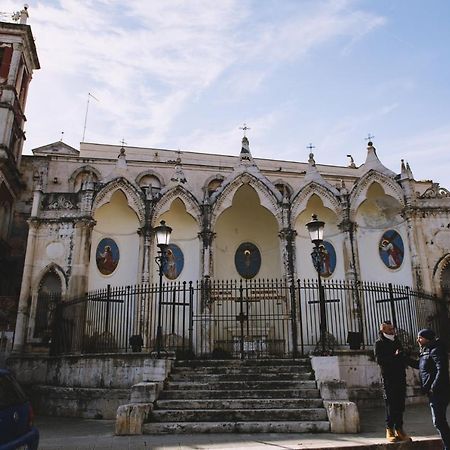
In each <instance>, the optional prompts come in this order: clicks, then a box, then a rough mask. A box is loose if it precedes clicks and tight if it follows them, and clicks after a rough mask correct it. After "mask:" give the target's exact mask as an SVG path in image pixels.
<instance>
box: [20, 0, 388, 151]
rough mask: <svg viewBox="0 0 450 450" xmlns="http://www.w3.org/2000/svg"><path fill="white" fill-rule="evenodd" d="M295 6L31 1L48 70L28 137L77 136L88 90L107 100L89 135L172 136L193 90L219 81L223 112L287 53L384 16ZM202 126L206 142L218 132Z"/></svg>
mask: <svg viewBox="0 0 450 450" xmlns="http://www.w3.org/2000/svg"><path fill="white" fill-rule="evenodd" d="M298 5H299V3H298V2H297V1H294V2H286V3H285V4H283V5H282V6H280V4H279V3H278V2H275V1H271V0H268V1H265V2H262V3H261V2H256V3H255V2H253V1H250V0H246V1H241V2H238V1H237V0H221V1H220V2H215V3H214V4H212V3H211V2H210V1H209V0H192V1H189V2H186V1H185V0H165V1H152V2H148V1H144V0H129V1H127V2H119V1H118V0H103V1H85V2H79V1H75V0H61V1H59V2H55V3H53V2H52V3H49V2H43V1H41V2H39V1H37V2H35V4H32V5H31V6H30V21H29V23H30V24H31V25H32V29H33V34H34V36H35V38H36V44H37V48H38V53H39V57H40V60H41V66H42V69H41V71H40V73H39V74H37V75H36V76H35V79H34V80H33V83H32V84H31V87H30V90H31V91H33V90H36V91H39V92H38V93H36V94H33V95H32V94H30V99H31V100H33V102H39V104H35V105H33V106H30V110H29V123H28V124H27V129H28V136H29V140H28V143H27V145H26V148H28V149H29V148H30V147H33V146H36V145H42V144H45V143H46V142H45V131H46V132H47V135H48V136H55V135H56V136H58V135H59V133H60V131H61V130H64V131H65V139H67V140H69V143H71V144H72V145H74V146H77V143H78V141H79V139H80V138H81V132H80V130H81V129H82V127H83V122H84V116H85V111H86V100H87V93H88V92H92V93H93V94H94V95H95V96H96V97H98V98H99V100H100V102H99V103H98V104H95V105H94V104H92V106H91V108H90V110H89V116H88V122H87V136H89V140H94V139H95V140H98V141H99V142H109V141H111V140H113V141H117V140H120V139H121V138H122V137H123V136H125V137H126V139H128V141H130V143H131V145H134V144H135V143H136V145H137V144H139V145H143V146H149V147H152V146H156V145H163V146H167V145H170V144H171V142H173V141H179V140H180V139H181V138H180V137H178V136H176V135H175V134H174V129H175V128H176V127H174V124H175V123H176V121H177V120H182V119H180V117H181V114H189V115H190V116H191V117H194V116H195V115H196V114H198V107H199V106H198V105H196V102H195V100H196V99H199V98H201V100H202V107H203V108H205V105H206V102H208V101H210V100H209V99H210V93H211V92H216V93H218V92H223V93H224V95H223V98H221V99H220V102H219V104H218V105H216V106H215V110H216V111H217V113H218V114H219V115H220V111H218V108H221V107H224V105H225V104H227V103H232V102H239V101H241V100H242V99H243V98H245V97H246V96H248V95H250V94H251V93H255V92H258V91H260V90H263V89H266V88H267V85H266V82H267V77H268V76H269V75H270V74H272V73H273V72H274V71H275V70H276V69H277V68H278V67H280V66H281V65H283V64H285V63H286V62H292V61H298V60H299V59H301V58H302V57H304V56H305V55H306V54H308V52H311V51H312V50H313V49H315V48H317V47H318V46H320V45H322V44H323V43H325V42H332V41H333V40H335V39H337V38H342V37H344V38H345V39H352V38H354V37H355V36H357V37H358V39H360V38H361V36H362V35H363V34H364V32H363V31H361V30H362V29H363V30H366V32H370V31H371V30H372V29H374V28H375V27H378V26H381V25H382V23H383V21H382V20H381V19H380V18H378V17H376V16H375V15H374V14H369V13H365V12H362V11H359V10H357V9H353V5H354V3H353V2H349V1H331V0H328V1H317V2H305V3H304V4H303V3H302V7H299V6H298ZM303 5H306V6H305V7H303ZM283 8H284V9H283ZM369 23H370V24H371V26H366V25H367V24H369ZM361 24H364V26H361ZM55 97H56V98H55ZM48 99H51V100H50V101H48ZM43 105H45V110H46V111H45V112H46V113H45V114H42V108H43ZM276 107H277V108H278V107H279V105H277V106H276ZM196 108H197V109H196ZM39 109H41V112H39ZM269 109H272V107H269ZM62 111H63V112H62ZM240 119H241V118H240V117H239V118H238V120H240ZM222 122H223V123H224V124H226V123H227V121H226V120H225V121H222ZM194 126H195V125H194ZM226 129H227V127H226V126H225V127H224V130H226ZM116 133H120V134H119V135H118V136H115V134H116ZM215 133H217V135H218V136H220V135H222V133H224V134H227V132H226V131H223V130H220V129H217V131H215ZM194 134H195V135H198V140H199V142H201V141H206V140H209V139H210V138H211V135H210V134H209V133H206V134H205V136H204V138H202V136H201V133H200V132H199V131H194V132H193V133H192V135H194ZM47 139H48V138H47ZM50 140H51V139H50ZM219 145H221V144H219Z"/></svg>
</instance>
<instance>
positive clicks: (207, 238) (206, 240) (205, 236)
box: [198, 230, 216, 247]
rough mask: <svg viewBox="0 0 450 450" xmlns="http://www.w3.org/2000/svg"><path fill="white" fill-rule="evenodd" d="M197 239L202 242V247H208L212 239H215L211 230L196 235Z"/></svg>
mask: <svg viewBox="0 0 450 450" xmlns="http://www.w3.org/2000/svg"><path fill="white" fill-rule="evenodd" d="M198 237H199V238H200V239H201V240H202V242H203V246H204V247H210V246H211V245H212V241H213V239H214V238H215V237H216V233H214V232H213V231H211V230H203V231H200V233H198Z"/></svg>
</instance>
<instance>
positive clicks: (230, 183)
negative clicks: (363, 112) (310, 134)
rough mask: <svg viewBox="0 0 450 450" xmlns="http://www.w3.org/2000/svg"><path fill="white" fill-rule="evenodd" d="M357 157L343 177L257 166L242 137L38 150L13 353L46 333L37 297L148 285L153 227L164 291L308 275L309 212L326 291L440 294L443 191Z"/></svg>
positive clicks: (447, 228)
mask: <svg viewBox="0 0 450 450" xmlns="http://www.w3.org/2000/svg"><path fill="white" fill-rule="evenodd" d="M366 151H367V156H366V160H365V163H364V164H362V165H361V166H360V167H356V166H355V165H354V164H350V165H349V166H348V167H339V166H327V165H319V164H316V162H315V160H314V155H313V154H312V153H311V154H310V155H309V160H308V162H307V163H302V162H290V161H278V160H268V159H258V158H254V157H253V156H252V153H251V151H250V145H249V141H248V139H247V137H245V136H244V138H243V139H242V146H241V150H240V153H239V150H238V151H237V155H236V156H223V155H216V154H202V153H194V152H181V151H172V150H164V149H153V148H134V147H120V146H112V145H104V144H92V143H81V145H80V150H77V149H74V148H72V147H70V146H68V145H66V144H65V143H63V142H56V143H53V144H49V145H47V146H44V147H41V148H37V149H35V150H34V151H33V156H24V157H23V160H22V173H23V176H24V181H25V184H26V186H27V189H26V190H25V191H24V192H23V193H22V197H21V199H20V203H21V205H22V206H21V207H22V208H25V205H28V207H29V211H30V214H29V219H28V227H29V232H28V241H27V246H26V247H27V250H26V257H25V264H24V271H23V278H22V287H21V294H20V301H19V310H18V311H19V313H18V319H17V326H16V336H15V350H16V351H18V352H20V351H24V350H26V349H28V350H29V348H30V347H29V345H30V344H32V345H37V344H39V343H40V342H43V338H42V335H41V334H40V333H39V329H40V330H41V331H42V327H43V326H44V328H45V326H47V327H48V326H50V324H48V323H47V324H45V323H44V325H42V323H41V324H40V325H38V323H37V322H38V320H37V317H38V316H40V317H41V318H42V316H43V315H44V317H48V314H47V315H46V313H45V312H44V313H43V312H42V308H43V306H42V305H45V306H44V307H48V305H47V304H45V303H43V302H42V300H40V299H41V298H43V297H44V296H45V295H47V294H49V293H50V294H52V295H56V296H57V298H58V301H61V302H64V301H68V300H70V299H73V298H77V297H80V296H83V295H84V294H85V293H86V292H92V291H96V290H101V289H104V288H105V287H106V286H107V285H109V286H111V287H113V288H114V287H120V286H135V285H146V284H148V283H150V284H151V283H157V281H158V265H157V264H156V262H155V257H156V256H157V253H156V252H157V250H158V249H157V247H156V242H155V236H154V232H153V230H154V228H155V227H156V226H158V225H159V224H160V222H161V221H162V220H164V221H165V222H166V223H167V224H168V225H169V226H170V227H172V229H173V232H172V236H171V247H170V249H171V251H172V254H173V264H172V267H171V270H172V271H171V272H170V270H169V267H166V270H165V272H164V279H163V281H164V282H165V283H183V282H192V281H193V282H197V281H204V280H212V281H217V280H238V279H246V280H252V279H253V280H255V279H279V280H285V281H286V282H295V280H298V279H311V280H312V279H316V277H317V273H316V271H315V269H314V266H313V264H312V261H311V256H310V253H311V249H312V244H311V241H310V239H309V235H308V232H307V228H306V224H307V223H308V222H309V221H310V220H311V216H312V214H316V215H317V216H318V217H319V219H320V220H323V221H324V222H325V232H324V240H325V247H324V248H325V250H326V252H325V253H326V255H327V257H328V258H327V261H324V264H326V265H327V267H324V268H323V269H322V278H323V279H324V280H325V281H327V282H329V283H333V282H334V281H338V280H343V281H344V282H345V281H348V282H355V281H356V282H373V283H379V282H382V283H392V284H393V285H402V286H409V287H410V288H411V289H413V290H420V291H426V292H428V293H430V294H435V295H437V296H439V297H446V295H447V289H448V288H447V286H448V282H449V276H450V264H449V262H450V193H449V192H448V191H447V190H446V189H444V188H441V187H439V185H438V184H435V183H433V182H431V181H427V182H418V181H416V180H414V177H413V174H412V171H411V169H410V167H409V165H408V164H407V163H404V162H403V161H402V162H401V167H400V173H395V172H393V171H391V170H390V169H388V168H386V167H385V166H384V165H383V164H382V163H381V161H380V159H379V158H378V156H377V153H376V150H375V148H374V146H373V144H372V143H371V142H369V144H368V147H367V150H366ZM108 252H109V256H108V254H107V253H108ZM246 255H247V256H248V258H249V259H248V261H247V262H246V260H245V258H246ZM255 255H256V256H255ZM168 264H169V263H168ZM447 299H448V297H447ZM443 301H444V300H443ZM140 307H141V306H139V305H138V306H136V305H135V306H134V307H133V311H134V312H133V314H134V315H136V314H137V313H136V308H137V309H139V308H140ZM349 308H351V307H350V306H349ZM45 320H47V319H45V318H44V322H45ZM48 320H50V319H48ZM129 320H131V319H129ZM153 320H154V321H155V320H156V316H155V317H154V318H153ZM39 327H40V328H39ZM177 332H178V333H179V331H177ZM374 332H375V331H374ZM144 337H145V336H144Z"/></svg>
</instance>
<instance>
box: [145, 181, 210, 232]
mask: <svg viewBox="0 0 450 450" xmlns="http://www.w3.org/2000/svg"><path fill="white" fill-rule="evenodd" d="M176 198H179V199H180V200H181V201H182V202H183V203H184V205H185V207H186V212H187V213H188V214H190V215H191V216H192V217H193V218H194V219H195V220H196V221H197V222H198V223H201V215H202V212H201V208H200V204H199V202H198V201H197V199H196V198H195V196H194V195H193V194H192V193H191V192H190V191H188V190H187V189H186V188H185V187H184V186H181V185H177V186H174V187H173V188H171V189H169V190H167V191H166V192H164V193H163V195H162V197H161V198H160V200H159V201H158V203H157V204H156V206H155V209H154V211H153V217H152V222H153V223H152V226H155V225H156V223H155V221H156V219H157V218H158V217H159V216H161V214H164V213H165V212H167V211H169V209H170V206H171V205H172V203H173V201H174V200H175V199H176Z"/></svg>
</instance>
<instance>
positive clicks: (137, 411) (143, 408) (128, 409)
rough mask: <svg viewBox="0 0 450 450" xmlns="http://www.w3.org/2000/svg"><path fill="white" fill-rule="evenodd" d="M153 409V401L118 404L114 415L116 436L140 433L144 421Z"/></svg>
mask: <svg viewBox="0 0 450 450" xmlns="http://www.w3.org/2000/svg"><path fill="white" fill-rule="evenodd" d="M152 411H153V403H132V404H129V405H122V406H119V408H118V409H117V415H116V429H115V434H116V435H117V436H125V435H130V434H142V431H143V427H144V423H145V422H146V421H147V418H148V416H149V415H150V413H151V412H152Z"/></svg>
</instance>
